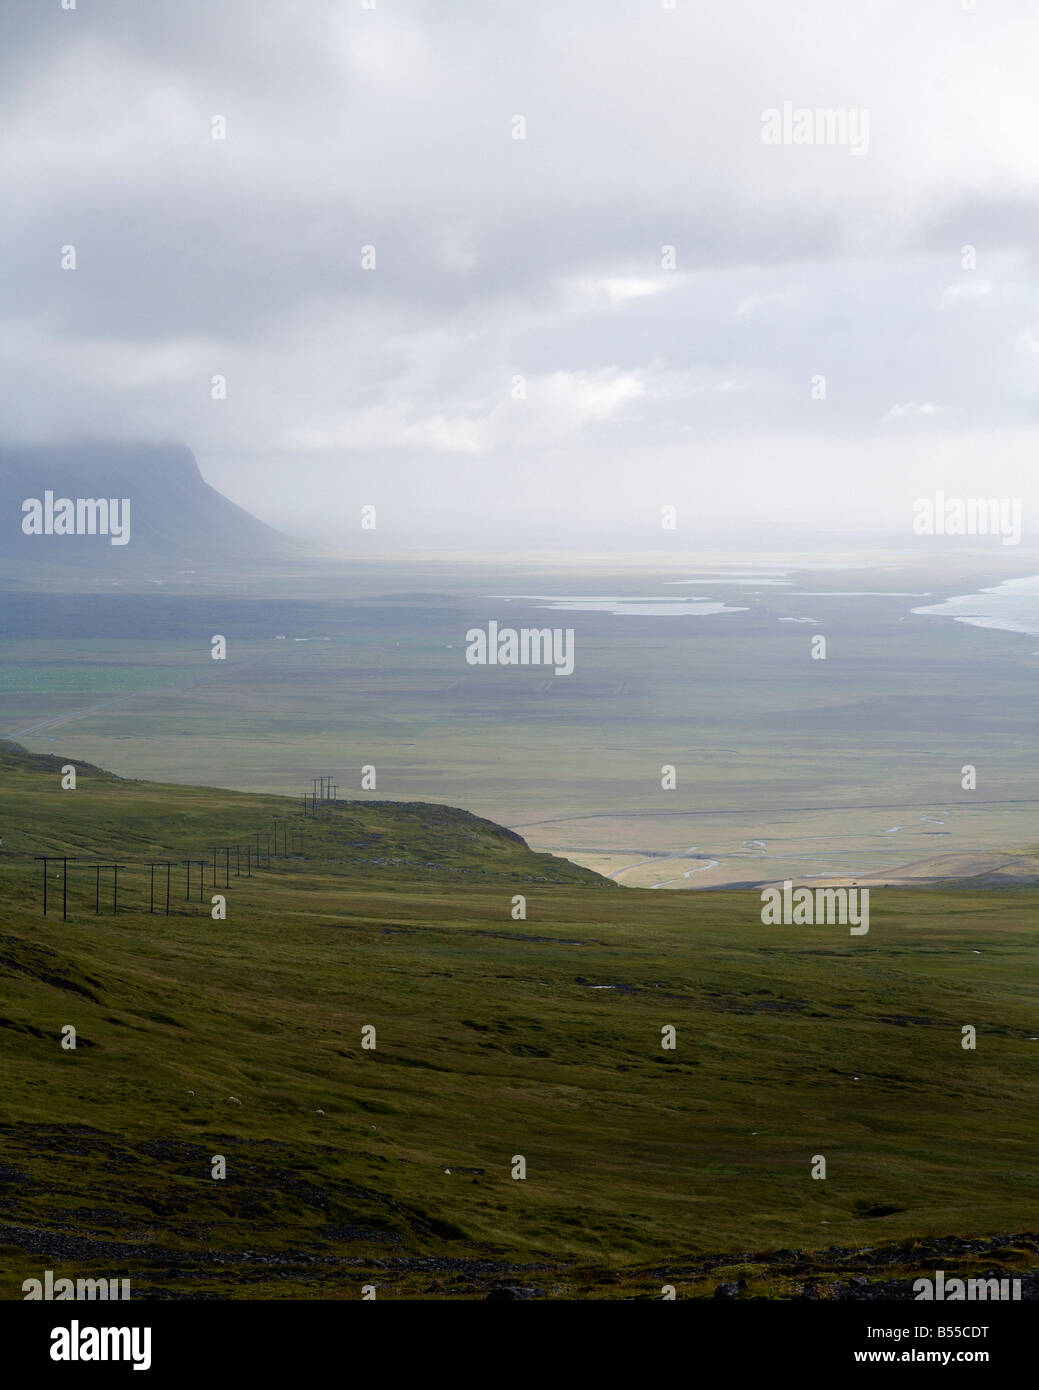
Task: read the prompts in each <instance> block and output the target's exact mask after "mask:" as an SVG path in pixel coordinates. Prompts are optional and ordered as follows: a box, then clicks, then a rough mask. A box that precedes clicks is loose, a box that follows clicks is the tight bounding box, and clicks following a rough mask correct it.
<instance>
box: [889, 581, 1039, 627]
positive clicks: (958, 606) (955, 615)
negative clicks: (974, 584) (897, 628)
mask: <svg viewBox="0 0 1039 1390" xmlns="http://www.w3.org/2000/svg"><path fill="white" fill-rule="evenodd" d="M911 611H912V612H913V613H918V614H921V615H923V616H925V617H936V618H952V619H953V620H954V621H955V622H958V623H969V624H970V625H971V626H972V627H992V628H998V629H1000V630H1001V631H1003V632H1025V633H1028V634H1029V635H1030V636H1033V637H1039V575H1030V576H1029V577H1028V578H1026V579H1007V580H1004V582H1003V583H1002V584H997V585H996V586H995V587H994V588H992V589H982V590H981V591H980V592H979V593H976V594H957V595H956V596H955V597H954V598H950V599H947V600H946V601H945V603H933V604H929V605H927V606H925V607H921V608H914V609H912V610H911Z"/></svg>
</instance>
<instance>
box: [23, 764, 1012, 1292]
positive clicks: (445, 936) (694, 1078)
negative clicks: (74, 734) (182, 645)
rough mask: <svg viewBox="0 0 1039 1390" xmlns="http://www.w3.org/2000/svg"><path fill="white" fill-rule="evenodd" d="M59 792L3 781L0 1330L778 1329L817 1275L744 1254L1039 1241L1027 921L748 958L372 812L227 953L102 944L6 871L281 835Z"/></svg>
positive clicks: (553, 877) (33, 886)
mask: <svg viewBox="0 0 1039 1390" xmlns="http://www.w3.org/2000/svg"><path fill="white" fill-rule="evenodd" d="M62 761H63V760H62V759H59V758H54V759H51V758H38V757H27V756H24V755H21V754H17V753H15V752H13V751H12V750H11V747H10V745H8V746H7V748H6V749H5V750H0V833H2V834H3V840H4V844H3V851H4V852H5V853H4V857H3V858H0V903H2V908H3V911H2V927H0V969H2V972H3V973H2V1003H0V1025H2V1026H0V1075H2V1077H3V1086H2V1098H0V1178H2V1188H0V1271H2V1273H0V1297H19V1296H20V1282H21V1280H22V1279H23V1278H26V1277H28V1276H29V1275H33V1276H36V1277H38V1276H39V1275H40V1273H41V1271H42V1270H43V1269H45V1268H54V1269H56V1270H58V1271H59V1272H61V1273H63V1274H71V1273H75V1272H86V1271H96V1272H99V1273H100V1272H103V1273H106V1274H112V1275H114V1274H116V1273H119V1272H123V1271H126V1272H128V1273H130V1275H131V1277H132V1278H133V1279H134V1281H135V1289H136V1290H137V1291H138V1292H139V1293H146V1292H149V1291H157V1290H159V1291H167V1292H176V1293H177V1294H178V1295H180V1296H183V1295H184V1294H185V1293H189V1292H190V1293H193V1294H195V1295H214V1294H216V1295H219V1296H242V1295H246V1296H250V1295H251V1296H303V1297H318V1296H320V1297H329V1296H331V1297H337V1296H338V1297H357V1296H359V1290H360V1286H361V1284H362V1283H364V1282H368V1281H370V1282H375V1283H377V1284H378V1285H379V1286H380V1296H381V1297H383V1296H388V1297H393V1296H405V1295H407V1296H422V1295H428V1296H439V1297H443V1296H449V1295H453V1294H458V1295H460V1296H473V1295H474V1294H479V1293H481V1292H485V1291H486V1289H487V1287H488V1286H489V1285H490V1284H493V1283H494V1282H496V1281H499V1280H504V1281H506V1282H509V1283H528V1284H532V1285H534V1286H536V1287H537V1288H538V1289H541V1290H543V1291H545V1292H546V1293H548V1294H550V1295H551V1294H567V1293H580V1294H591V1295H604V1294H615V1293H617V1292H622V1293H625V1292H626V1293H639V1292H641V1293H644V1294H653V1293H655V1292H659V1285H660V1283H661V1281H662V1279H663V1278H665V1277H667V1278H670V1279H671V1281H672V1282H675V1283H677V1284H678V1286H679V1291H680V1293H681V1294H686V1293H694V1294H695V1293H703V1292H707V1291H709V1290H710V1289H711V1288H712V1287H713V1286H714V1284H715V1283H717V1282H718V1281H719V1280H721V1279H725V1278H729V1277H736V1275H737V1274H739V1273H745V1274H747V1275H748V1277H750V1278H751V1280H752V1281H754V1280H755V1278H756V1279H757V1282H756V1284H755V1287H757V1288H759V1289H761V1290H762V1291H765V1292H786V1291H789V1290H791V1289H793V1288H796V1287H799V1286H800V1281H801V1280H802V1279H803V1273H804V1271H803V1269H802V1270H801V1272H800V1273H790V1274H789V1275H788V1274H787V1273H784V1272H783V1270H782V1269H779V1266H777V1264H776V1263H775V1262H772V1263H769V1262H768V1261H754V1260H752V1259H751V1258H750V1256H751V1254H752V1253H753V1252H767V1251H776V1250H779V1249H786V1250H788V1251H794V1252H797V1251H807V1252H812V1251H817V1252H821V1251H825V1250H827V1249H828V1248H830V1247H841V1248H842V1249H844V1248H848V1247H856V1248H861V1247H864V1246H873V1247H876V1246H880V1245H882V1244H884V1243H885V1242H895V1243H899V1242H904V1241H906V1240H908V1239H910V1238H924V1237H935V1236H958V1237H974V1236H977V1237H982V1236H993V1235H997V1234H1001V1233H1021V1232H1027V1231H1029V1230H1032V1229H1034V1227H1035V1216H1034V1213H1035V1210H1036V1199H1037V1196H1039V1175H1037V1173H1036V1170H1035V1167H1034V1162H1033V1154H1034V1136H1035V1132H1036V1118H1037V1114H1039V1077H1037V1069H1036V1058H1037V1056H1039V1041H1031V1039H1032V1038H1033V1036H1034V1034H1035V1033H1036V1032H1037V1031H1039V1029H1037V1028H1036V1018H1035V1007H1034V1006H1035V991H1034V983H1035V966H1034V960H1035V945H1036V941H1035V938H1036V927H1035V912H1036V906H1037V904H1039V892H1037V891H1036V890H1034V889H1031V888H1020V889H1010V890H1006V891H1001V892H992V891H990V892H981V891H964V890H956V891H953V890H950V891H944V890H933V889H928V890H912V891H909V890H906V891H897V892H896V891H892V892H885V893H875V894H874V896H873V901H872V909H873V911H872V926H871V931H870V933H869V935H868V936H867V937H864V938H858V939H856V938H851V937H849V936H848V935H847V934H846V933H842V932H841V931H840V929H837V928H830V929H827V928H793V927H791V928H776V927H763V926H762V925H761V923H760V920H759V915H758V914H759V909H760V900H759V898H758V895H757V894H755V893H737V892H732V893H714V894H707V895H692V894H689V895H687V894H670V895H669V894H662V893H650V892H642V891H636V890H623V889H618V888H612V887H609V886H607V885H604V884H603V881H602V880H599V879H597V878H596V877H595V876H594V875H591V874H590V873H588V871H586V870H582V869H579V868H577V867H576V866H573V865H568V864H567V863H565V861H560V860H553V859H550V858H547V857H545V856H533V855H531V854H530V853H529V851H527V850H526V849H525V847H524V846H523V845H522V843H521V842H520V841H518V839H517V838H516V837H514V836H511V835H509V834H508V833H507V832H501V831H499V830H498V829H497V828H496V827H493V826H491V825H490V824H489V823H488V822H484V821H479V820H477V819H476V818H473V817H469V816H467V815H466V814H465V813H463V812H455V811H451V810H449V809H447V808H442V807H426V806H422V807H420V806H407V805H405V806H401V805H399V804H395V805H379V804H374V803H370V802H369V803H365V804H363V805H357V804H351V805H350V806H349V807H344V808H342V809H341V810H339V811H336V812H334V813H332V814H331V815H329V816H328V817H327V818H326V819H324V820H322V821H321V822H320V823H319V824H318V825H315V824H314V823H313V822H309V823H308V830H307V839H306V854H305V857H301V856H296V857H293V858H290V859H289V860H287V861H286V860H281V861H278V862H276V864H275V866H274V867H273V868H272V869H271V870H267V871H264V872H263V873H261V874H258V875H256V876H255V877H254V878H252V879H251V880H250V879H245V878H241V879H232V885H233V886H232V889H231V890H230V892H229V893H228V895H227V896H228V905H229V906H228V919H227V921H226V922H213V921H212V920H211V918H210V916H209V914H208V911H207V909H206V907H205V906H204V905H202V904H199V903H198V902H195V903H191V904H188V903H185V902H183V901H182V900H178V901H177V902H176V904H175V905H176V908H177V912H176V915H174V916H171V917H170V918H168V919H167V918H164V917H163V918H159V917H149V916H148V914H147V913H146V912H141V911H139V910H135V911H127V912H125V913H124V914H121V915H120V916H119V917H118V918H113V917H111V916H102V917H99V918H95V917H94V915H93V892H92V876H91V877H90V885H91V886H90V888H89V892H88V889H87V876H86V875H85V874H83V873H82V871H81V873H80V877H79V879H77V880H76V882H77V883H78V884H79V887H78V888H77V890H76V897H75V910H74V912H73V914H72V917H73V920H70V921H69V922H68V923H62V921H61V920H60V917H54V916H51V917H50V918H48V919H47V920H46V921H44V920H43V919H42V918H41V917H40V915H39V906H38V903H39V889H38V883H39V874H40V870H39V867H38V866H35V865H32V864H31V861H28V860H27V859H25V858H23V857H22V856H24V855H26V854H28V853H31V852H40V850H41V849H46V850H48V852H53V851H55V850H60V851H62V852H68V853H73V854H78V855H79V856H81V857H83V858H92V857H94V856H95V855H97V856H100V857H109V856H110V855H111V854H112V852H113V848H114V847H118V852H119V853H120V855H121V856H122V857H123V858H124V859H126V860H131V859H140V858H143V857H145V856H146V855H149V854H159V853H164V854H167V853H168V854H169V855H170V857H175V858H181V857H184V856H186V855H187V854H189V853H191V854H193V855H199V854H203V853H205V852H206V849H207V847H209V846H210V845H213V844H216V845H222V844H224V843H227V841H228V839H231V840H232V841H233V842H240V843H245V841H246V839H247V837H248V836H249V834H250V833H251V832H255V831H256V830H261V831H266V830H267V829H268V828H269V826H270V824H271V816H272V815H275V814H280V815H289V816H293V815H294V812H293V808H292V805H291V803H289V802H285V801H279V799H278V798H275V797H256V796H249V795H246V794H244V793H226V792H220V791H215V790H199V789H190V788H184V787H159V786H155V785H152V784H148V783H137V782H123V781H119V780H118V779H114V778H111V777H108V776H106V775H105V774H102V773H100V772H97V771H93V770H88V769H84V768H82V767H81V769H80V781H79V787H78V789H77V790H76V791H75V792H61V791H60V790H59V788H58V775H57V768H58V767H59V766H60V764H61V762H62ZM404 861H406V862H404ZM144 882H145V879H144V878H143V876H142V875H140V874H138V875H137V876H136V877H132V876H130V875H128V876H127V879H126V888H127V894H128V896H127V899H126V901H129V900H130V896H129V895H132V894H136V895H137V898H138V901H139V895H140V892H141V888H142V885H143V884H144ZM593 889H594V890H595V891H591V890H593ZM210 891H211V890H210ZM182 892H183V887H182V880H181V893H182ZM517 892H522V893H524V894H525V895H526V896H527V901H528V916H527V920H526V921H514V920H513V919H512V917H511V911H510V909H511V901H512V895H513V894H514V893H517ZM206 896H207V900H208V897H209V891H207V895H206ZM978 953H980V954H978ZM595 985H613V986H617V988H614V989H595V988H592V986H595ZM68 1023H72V1024H74V1025H75V1027H76V1028H77V1030H78V1033H79V1047H78V1048H77V1050H76V1051H75V1052H66V1051H63V1050H62V1049H61V1047H60V1043H59V1035H60V1030H61V1028H62V1026H63V1025H65V1024H68ZM669 1023H670V1024H674V1025H675V1026H676V1027H677V1029H678V1048H677V1050H676V1051H675V1052H665V1051H663V1050H662V1049H661V1046H660V1030H661V1027H662V1025H664V1024H669ZM964 1023H971V1024H974V1025H975V1026H976V1027H977V1029H978V1038H979V1041H978V1049H977V1051H975V1052H967V1051H964V1050H963V1049H962V1047H961V1046H960V1028H961V1025H962V1024H964ZM365 1024H372V1025H374V1026H375V1027H376V1029H377V1037H378V1046H377V1048H376V1050H375V1051H364V1050H363V1049H362V1048H361V1045H360V1043H361V1028H362V1025H365ZM192 1092H194V1094H191V1093H192ZM231 1096H234V1097H236V1098H237V1099H238V1100H239V1101H240V1104H234V1103H233V1102H232V1101H231V1100H230V1099H229V1098H230V1097H231ZM319 1111H323V1112H324V1113H323V1114H319V1113H318V1112H319ZM214 1154H223V1155H225V1156H226V1159H227V1163H228V1177H227V1179H226V1181H223V1182H217V1181H213V1180H212V1178H211V1177H210V1158H211V1156H212V1155H214ZM515 1154H523V1155H525V1157H526V1160H527V1164H528V1177H527V1178H526V1180H525V1181H515V1180H513V1179H512V1177H511V1175H510V1162H511V1159H512V1156H513V1155H515ZM814 1154H824V1155H825V1156H826V1158H827V1162H828V1167H829V1173H828V1177H827V1179H826V1181H825V1182H821V1181H819V1182H817V1181H812V1180H811V1179H810V1177H809V1168H810V1162H811V1158H812V1155H814ZM445 1169H451V1173H450V1174H447V1173H445V1171H444V1170H445ZM466 1170H472V1171H466ZM888 1208H893V1209H895V1210H892V1211H890V1212H889V1213H888V1214H886V1215H877V1214H870V1213H876V1212H877V1211H878V1209H879V1210H880V1211H884V1210H885V1209H888ZM1025 1244H1027V1242H1025ZM1015 1248H1016V1247H1015ZM855 1258H857V1257H852V1256H850V1255H849V1256H845V1255H838V1254H836V1253H830V1254H817V1255H814V1256H812V1255H809V1256H808V1257H807V1259H806V1261H805V1260H802V1261H800V1264H803V1265H804V1266H805V1268H808V1269H809V1270H812V1271H815V1272H816V1273H825V1272H826V1271H831V1270H834V1269H849V1268H853V1267H854V1268H858V1267H861V1265H856V1264H855ZM933 1258H934V1257H933V1254H930V1253H928V1254H927V1255H926V1256H925V1255H924V1254H923V1253H921V1254H920V1255H919V1258H918V1259H917V1257H914V1256H913V1255H912V1253H911V1252H906V1251H901V1252H897V1258H895V1257H893V1266H894V1265H897V1266H898V1267H899V1268H902V1267H903V1266H904V1267H905V1268H910V1267H911V1266H912V1265H913V1264H914V1261H915V1262H917V1263H920V1264H921V1266H922V1268H923V1270H924V1271H925V1272H926V1271H927V1270H928V1269H931V1270H933V1268H934V1263H933ZM966 1258H967V1257H966V1256H964V1257H963V1259H961V1261H960V1262H959V1264H957V1266H956V1268H957V1269H958V1270H963V1271H964V1272H970V1270H969V1266H968V1265H967V1264H966V1263H964V1261H965V1260H966ZM1008 1258H1009V1259H1010V1261H1011V1263H1012V1262H1013V1260H1014V1259H1016V1258H1017V1256H1016V1255H1015V1254H1014V1249H1013V1248H1012V1249H1011V1250H1010V1252H1008ZM867 1263H868V1261H867ZM780 1264H782V1261H780ZM787 1264H789V1265H790V1266H791V1269H793V1268H794V1267H798V1268H799V1267H800V1265H799V1261H798V1258H797V1257H796V1256H795V1255H792V1256H791V1257H790V1259H789V1260H787ZM988 1264H989V1265H990V1264H991V1260H989V1262H988ZM945 1267H946V1268H949V1267H950V1266H949V1264H948V1263H946V1266H945ZM986 1267H988V1265H986ZM784 1269H785V1266H784ZM777 1271H778V1272H777Z"/></svg>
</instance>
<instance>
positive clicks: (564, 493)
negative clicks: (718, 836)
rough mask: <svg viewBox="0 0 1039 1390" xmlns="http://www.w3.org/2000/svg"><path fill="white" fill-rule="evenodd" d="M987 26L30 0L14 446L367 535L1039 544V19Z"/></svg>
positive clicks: (685, 9)
mask: <svg viewBox="0 0 1039 1390" xmlns="http://www.w3.org/2000/svg"><path fill="white" fill-rule="evenodd" d="M962 4H963V0H911V2H910V0H839V3H835V0H802V2H801V3H799V4H796V5H794V4H789V3H785V0H676V8H675V9H673V10H671V9H666V8H664V6H663V4H661V0H430V2H429V3H423V2H422V0H375V6H374V8H371V9H369V8H366V7H365V5H364V4H363V2H362V0H293V3H291V4H284V3H269V0H147V3H142V0H77V8H76V9H75V10H67V11H66V10H63V9H62V8H61V5H60V0H47V3H40V0H0V173H2V183H3V189H4V196H3V204H2V212H0V434H2V436H3V438H4V439H5V440H7V441H44V440H55V439H61V438H67V437H69V436H78V435H93V436H112V437H117V438H120V439H171V438H172V439H178V440H183V441H184V442H185V443H187V444H188V445H190V446H191V447H192V448H193V449H194V451H195V453H196V455H197V457H198V459H199V463H200V466H201V468H202V471H203V474H204V475H205V476H206V478H207V479H208V480H209V481H211V482H213V483H214V484H215V485H216V486H218V487H220V488H221V489H222V490H224V491H225V492H227V493H228V494H229V495H230V496H231V497H233V498H234V499H235V500H236V501H239V502H241V503H243V504H244V505H247V506H249V507H250V508H251V509H252V510H254V511H255V512H256V513H257V514H258V515H260V516H262V517H263V518H264V519H265V520H268V521H272V522H274V523H275V524H280V525H281V526H282V527H283V528H284V529H288V530H291V531H296V532H299V533H302V534H308V535H312V536H316V537H320V538H323V539H333V540H334V539H341V540H343V541H344V542H346V543H351V544H352V543H355V538H356V536H357V534H358V531H359V512H360V507H361V506H362V504H366V503H371V504H375V505H376V506H377V508H378V528H379V533H380V539H382V540H383V541H384V542H385V543H387V544H389V543H390V542H391V541H392V540H394V539H396V538H398V537H399V538H400V540H401V542H402V543H407V544H412V543H415V542H416V541H417V542H422V541H426V542H428V543H430V544H438V543H441V542H446V543H462V544H465V543H471V544H473V545H481V546H482V545H493V544H495V543H496V541H498V540H499V539H500V540H501V541H502V543H503V544H504V543H505V542H506V541H507V542H509V543H512V542H522V543H525V544H531V543H537V541H538V540H539V539H540V538H542V537H543V538H544V539H545V540H546V542H548V541H549V540H550V541H551V543H552V544H553V545H555V544H558V543H559V542H560V541H562V542H564V543H572V544H573V546H574V547H575V548H578V549H586V548H587V547H588V546H589V545H593V544H595V543H596V542H597V541H598V540H600V539H605V538H610V539H613V540H614V541H619V542H620V543H622V544H630V545H631V546H632V547H633V548H634V549H651V548H653V546H654V544H655V543H656V540H657V538H658V537H659V534H660V520H659V518H660V509H661V507H662V506H663V505H665V504H673V505H675V506H676V507H677V508H678V515H679V526H680V528H681V531H682V533H683V535H684V537H685V538H686V539H688V540H689V542H690V544H695V543H696V542H697V540H698V538H700V537H702V536H705V535H708V534H713V533H716V532H717V531H718V530H719V529H721V530H728V529H735V530H737V531H742V530H746V531H747V533H748V534H749V533H750V532H751V531H755V530H760V528H761V526H762V525H768V526H775V527H777V528H780V529H781V528H783V527H798V528H802V529H803V528H805V527H811V526H814V525H817V526H819V527H821V528H824V527H826V526H835V525H842V526H843V525H851V524H858V523H862V524H869V525H875V526H879V527H882V528H883V529H885V530H888V531H893V532H895V533H900V532H902V531H904V532H905V533H906V535H907V536H908V537H909V538H910V539H911V532H910V527H911V509H912V502H913V499H914V498H916V497H917V496H920V495H922V494H927V493H933V492H934V490H935V489H936V488H943V489H944V490H945V491H946V492H947V493H949V494H958V495H961V496H964V497H971V496H992V495H997V494H998V495H1001V496H1007V497H1022V498H1024V499H1025V503H1026V515H1027V514H1028V513H1029V510H1030V508H1029V505H1028V504H1029V501H1030V500H1031V503H1032V506H1034V507H1035V509H1036V513H1037V516H1039V506H1036V503H1037V501H1039V486H1037V482H1036V479H1037V478H1039V466H1037V465H1039V451H1037V445H1039V429H1037V409H1036V407H1037V401H1039V315H1037V303H1039V292H1037V282H1036V275H1035V265H1036V254H1037V251H1036V247H1037V239H1036V238H1037V231H1039V217H1037V212H1039V139H1037V138H1036V137H1037V129H1039V119H1037V117H1039V99H1037V96H1036V93H1037V92H1039V86H1037V83H1036V73H1037V71H1039V28H1037V23H1039V21H1037V14H1036V6H1035V5H1034V4H1033V3H1030V2H1028V3H1026V0H1018V2H1017V3H1015V0H977V8H976V9H964V8H963V7H962ZM784 102H790V103H792V108H809V109H811V110H814V109H815V108H817V107H819V108H833V109H841V110H844V111H847V112H850V113H852V117H851V119H852V120H853V121H861V119H862V117H861V115H860V114H858V113H861V112H863V111H865V112H867V113H868V123H869V124H868V143H867V142H866V141H864V140H862V139H861V138H860V140H859V147H860V148H859V150H858V151H856V150H855V149H854V148H853V147H852V146H851V144H844V145H841V144H829V145H826V144H797V145H792V144H769V143H765V141H764V140H763V131H764V129H765V126H764V123H763V112H766V111H768V110H781V109H782V107H783V103H784ZM217 116H220V117H223V118H224V120H225V122H226V139H223V140H220V139H213V138H212V132H213V118H214V117H217ZM518 116H519V117H522V118H523V120H524V121H525V138H524V139H516V138H514V134H515V133H516V122H515V118H516V117H518ZM857 128H858V131H859V134H860V136H861V134H862V131H863V130H864V127H862V126H861V125H859V126H858V127H857ZM70 245H71V246H74V247H75V254H76V268H75V270H74V271H73V270H64V269H62V265H61V260H62V248H63V247H65V246H70ZM365 246H374V248H375V261H376V264H375V268H374V269H365V268H364V267H363V266H362V248H363V247H365ZM965 246H972V247H974V248H976V268H974V269H970V268H965V267H964V264H963V259H964V258H963V248H964V247H965ZM665 247H674V248H675V249H674V268H673V269H671V268H666V267H665V261H666V258H667V255H668V253H667V252H665V251H664V248H665ZM216 375H221V376H224V377H225V378H226V382H227V399H226V400H213V399H212V387H211V382H212V379H213V377H214V376H216ZM517 376H522V377H523V378H524V379H525V393H526V394H525V398H519V399H517V398H515V396H516V392H517V389H520V390H521V389H522V388H516V387H515V386H514V378H515V377H517ZM819 376H822V377H825V389H826V398H825V400H823V399H813V378H815V377H819ZM816 394H818V385H817V386H816ZM777 538H778V537H777Z"/></svg>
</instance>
